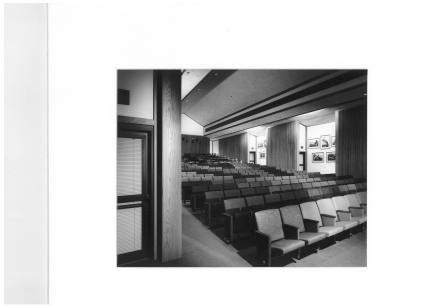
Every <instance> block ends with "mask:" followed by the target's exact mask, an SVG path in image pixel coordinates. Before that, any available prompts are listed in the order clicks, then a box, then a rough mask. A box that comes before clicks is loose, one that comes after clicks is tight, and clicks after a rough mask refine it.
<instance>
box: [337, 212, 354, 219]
mask: <svg viewBox="0 0 436 308" xmlns="http://www.w3.org/2000/svg"><path fill="white" fill-rule="evenodd" d="M336 213H337V214H338V218H339V221H350V220H351V213H350V212H349V211H343V210H337V211H336Z"/></svg>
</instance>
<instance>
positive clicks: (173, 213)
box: [155, 70, 182, 262]
mask: <svg viewBox="0 0 436 308" xmlns="http://www.w3.org/2000/svg"><path fill="white" fill-rule="evenodd" d="M180 76H181V74H180V71H177V70H166V71H156V73H155V82H156V85H155V91H156V102H155V103H156V119H157V123H156V124H157V254H158V259H159V260H160V261H162V262H167V261H170V260H174V259H178V258H180V257H181V256H182V188H181V157H182V152H181V90H180V88H181V80H180Z"/></svg>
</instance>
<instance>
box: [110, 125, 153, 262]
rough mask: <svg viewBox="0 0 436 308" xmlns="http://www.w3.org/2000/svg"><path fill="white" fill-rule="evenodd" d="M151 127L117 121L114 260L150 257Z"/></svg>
mask: <svg viewBox="0 0 436 308" xmlns="http://www.w3.org/2000/svg"><path fill="white" fill-rule="evenodd" d="M153 206H154V196H153V127H152V126H148V125H139V124H127V123H119V125H118V136H117V263H118V265H122V264H124V263H128V262H132V261H135V260H139V259H143V258H146V257H153V247H154V226H153V221H154V220H153V217H154V216H153V215H154V210H153Z"/></svg>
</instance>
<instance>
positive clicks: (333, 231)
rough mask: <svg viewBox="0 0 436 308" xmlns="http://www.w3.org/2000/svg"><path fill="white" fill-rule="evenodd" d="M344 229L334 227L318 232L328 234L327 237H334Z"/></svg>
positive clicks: (324, 228) (321, 229)
mask: <svg viewBox="0 0 436 308" xmlns="http://www.w3.org/2000/svg"><path fill="white" fill-rule="evenodd" d="M343 230H344V227H339V226H334V227H319V229H318V231H319V232H322V233H325V234H327V236H332V235H335V234H338V233H339V232H342V231H343Z"/></svg>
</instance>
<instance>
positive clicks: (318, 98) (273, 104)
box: [114, 69, 367, 267]
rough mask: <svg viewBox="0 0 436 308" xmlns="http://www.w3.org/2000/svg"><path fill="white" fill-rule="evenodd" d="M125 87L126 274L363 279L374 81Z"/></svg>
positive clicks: (121, 205)
mask: <svg viewBox="0 0 436 308" xmlns="http://www.w3.org/2000/svg"><path fill="white" fill-rule="evenodd" d="M116 74H117V89H116V92H115V89H114V93H116V95H117V121H118V128H117V136H116V138H117V143H116V144H117V201H116V203H117V208H116V211H117V222H116V223H117V236H116V238H117V264H118V266H123V267H150V266H164V267H198V266H200V267H250V266H251V267H258V266H274V267H279V266H287V267H334V266H341V267H342V266H351V267H365V266H366V257H367V252H366V248H367V238H366V233H367V201H366V199H367V180H366V178H367V70H365V69H351V70H350V69H347V70H341V69H335V70H328V69H327V70H326V69H307V70H304V69H298V70H297V69H295V70H294V69H280V70H277V69H272V70H269V69H242V70H239V69H235V70H228V69H226V70H222V69H180V70H123V69H120V70H118V71H117V72H116ZM114 95H115V94H114ZM114 138H115V136H114Z"/></svg>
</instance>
